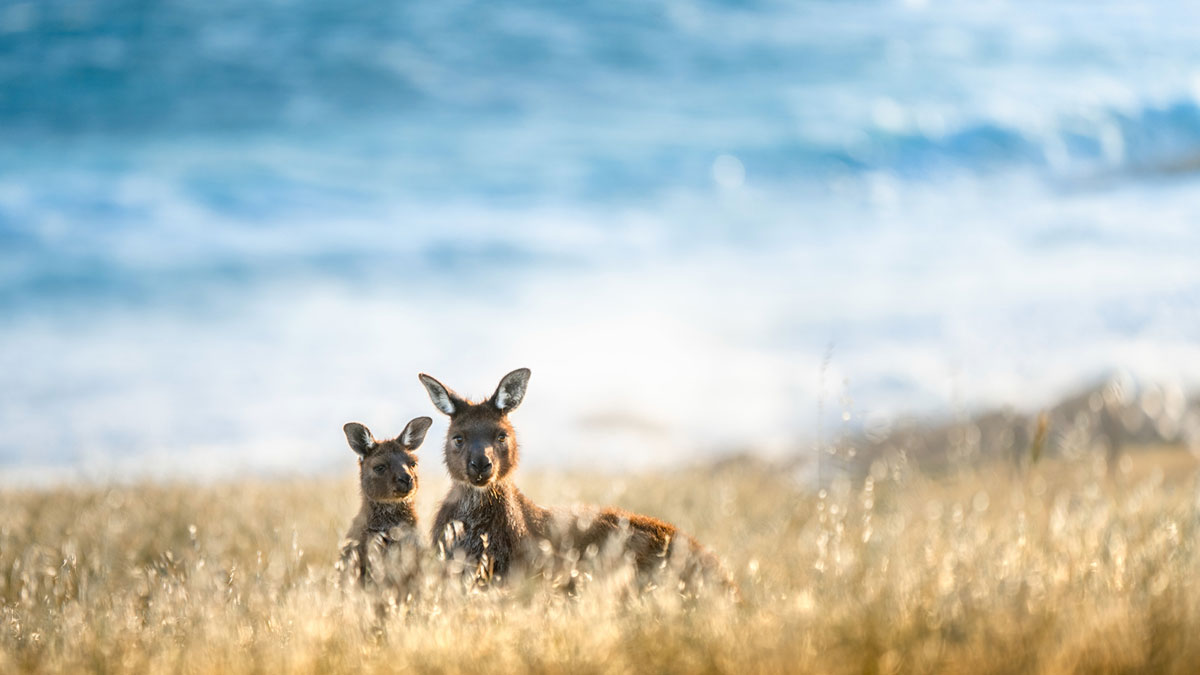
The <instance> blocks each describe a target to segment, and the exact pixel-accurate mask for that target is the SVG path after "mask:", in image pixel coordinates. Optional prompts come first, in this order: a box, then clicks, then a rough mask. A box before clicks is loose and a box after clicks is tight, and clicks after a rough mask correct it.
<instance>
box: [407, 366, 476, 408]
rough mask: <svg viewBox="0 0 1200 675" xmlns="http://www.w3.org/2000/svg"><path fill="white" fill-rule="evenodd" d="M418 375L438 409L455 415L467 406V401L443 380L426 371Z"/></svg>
mask: <svg viewBox="0 0 1200 675" xmlns="http://www.w3.org/2000/svg"><path fill="white" fill-rule="evenodd" d="M417 377H418V378H419V379H420V380H421V384H423V385H425V391H427V392H429V400H431V401H433V405H434V406H436V407H437V409H438V410H441V411H442V412H444V413H446V414H447V415H453V414H454V413H456V412H458V411H459V410H462V409H463V407H465V406H466V403H467V402H466V401H464V400H463V399H462V398H461V397H460V396H459V395H458V394H455V393H454V392H453V391H450V389H449V388H448V387H447V386H446V385H444V384H442V383H441V382H438V381H437V380H435V379H433V378H432V377H430V376H428V375H426V374H425V373H421V374H420V375H417Z"/></svg>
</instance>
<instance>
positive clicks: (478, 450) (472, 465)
mask: <svg viewBox="0 0 1200 675" xmlns="http://www.w3.org/2000/svg"><path fill="white" fill-rule="evenodd" d="M528 378H529V371H528V370H527V369H521V370H516V371H513V372H512V373H509V374H508V375H506V376H505V377H504V379H502V380H501V382H500V386H499V387H498V388H497V389H496V393H495V394H493V395H492V397H491V398H489V399H488V400H487V401H484V402H482V403H472V402H470V401H468V400H467V399H464V398H462V397H460V396H458V395H457V394H455V393H454V392H453V391H451V390H450V389H448V388H447V387H445V385H443V384H441V383H440V382H438V381H437V380H435V379H433V378H432V377H430V376H428V375H424V374H422V375H421V378H420V379H421V382H422V383H423V384H424V385H425V387H426V389H427V390H428V391H429V394H430V398H431V399H432V400H433V401H434V404H435V405H436V406H437V407H438V408H439V410H441V411H442V412H444V413H446V414H447V415H449V416H450V427H449V429H448V430H447V432H446V444H445V448H444V450H445V461H446V468H447V470H448V471H449V473H450V477H451V478H452V479H454V484H453V486H452V487H451V489H450V492H449V493H448V494H447V495H446V498H445V500H443V502H442V505H441V508H439V509H438V513H437V517H436V518H435V519H434V523H433V531H432V540H433V542H434V544H435V546H441V547H442V548H443V550H444V551H445V553H446V555H447V557H448V558H451V559H453V558H458V559H461V560H462V561H463V562H464V563H465V564H466V565H467V568H468V569H470V570H475V571H477V572H478V574H479V576H480V577H481V578H483V579H492V578H499V579H501V580H502V579H504V578H508V577H509V576H511V575H512V574H514V573H515V572H516V571H517V570H522V571H525V572H526V573H530V572H535V571H537V570H546V569H547V568H548V567H549V566H552V565H553V562H550V561H548V558H549V557H550V556H552V557H553V558H555V559H558V560H562V559H564V558H565V559H569V560H572V561H576V560H579V559H580V558H581V557H583V556H585V555H587V556H590V557H593V558H594V557H595V556H597V555H598V554H600V553H606V554H610V555H611V554H613V553H616V555H615V557H617V558H619V559H622V560H624V559H630V561H631V562H632V563H633V564H634V566H635V569H636V571H637V574H638V578H639V581H640V582H641V583H642V585H646V584H648V583H650V582H651V581H652V580H653V578H654V577H655V575H656V573H657V572H658V571H659V570H661V569H665V568H667V567H673V568H675V571H676V572H678V573H680V575H681V577H682V579H683V581H685V582H686V583H688V584H689V585H691V586H692V587H693V588H694V587H695V586H696V584H697V583H698V582H700V581H701V578H702V577H711V578H715V579H716V580H717V581H718V582H719V583H720V584H722V585H724V586H726V587H727V588H729V589H733V586H732V582H731V581H730V579H729V577H728V575H727V574H726V573H725V572H724V570H722V569H721V567H720V564H719V563H718V562H717V560H716V558H715V557H714V556H712V554H710V553H708V552H707V551H705V550H704V548H703V547H702V546H701V545H700V544H699V543H698V542H696V540H695V539H693V538H692V537H690V536H688V535H687V534H684V533H682V532H680V531H679V530H678V529H677V528H676V527H675V526H674V525H672V524H670V523H667V522H664V521H661V520H658V519H656V518H652V517H649V516H644V515H639V514H633V513H627V512H625V511H621V510H620V509H615V508H603V509H591V508H583V509H575V510H573V511H551V510H549V509H546V508H543V507H541V506H538V505H537V504H535V503H534V502H533V501H532V500H530V499H529V498H528V497H526V496H525V495H524V494H522V493H521V491H520V490H519V489H518V488H517V486H516V484H515V483H514V482H513V480H512V473H513V471H514V470H515V469H516V466H517V461H518V458H519V454H520V453H519V449H518V446H517V442H516V436H515V433H514V431H513V427H512V425H511V424H510V423H509V421H508V413H510V412H512V411H513V410H514V409H516V407H517V406H518V405H520V403H521V399H522V398H523V396H524V393H525V386H526V384H527V381H528ZM482 467H490V468H489V469H488V470H480V469H481V468H482ZM681 542H682V544H681ZM547 545H548V546H547ZM614 546H615V547H616V548H617V549H618V550H616V551H615V552H614V551H613V548H614ZM547 554H550V556H548V555H547Z"/></svg>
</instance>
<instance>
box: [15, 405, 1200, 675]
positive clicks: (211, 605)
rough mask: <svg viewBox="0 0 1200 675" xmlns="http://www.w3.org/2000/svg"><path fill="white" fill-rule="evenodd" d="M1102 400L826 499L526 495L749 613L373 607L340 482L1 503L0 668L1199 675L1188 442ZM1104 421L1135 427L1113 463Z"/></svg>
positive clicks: (649, 607)
mask: <svg viewBox="0 0 1200 675" xmlns="http://www.w3.org/2000/svg"><path fill="white" fill-rule="evenodd" d="M1096 391H1097V392H1098V395H1099V397H1100V400H1101V403H1100V404H1097V403H1096V401H1095V399H1094V398H1093V396H1092V395H1091V394H1088V395H1085V396H1082V397H1076V399H1072V400H1070V401H1066V402H1064V403H1063V404H1062V405H1060V406H1056V407H1054V408H1052V409H1049V410H1047V411H1044V412H1043V413H1042V414H1033V415H1030V416H1028V417H1023V418H1021V419H1017V417H1016V416H1013V417H1012V418H1011V419H1010V420H1009V426H1010V427H1011V426H1013V425H1017V426H1020V427H1021V428H1025V429H1028V430H1029V435H1028V437H1027V438H1024V439H1022V438H1021V437H1019V436H1018V435H1017V432H1013V431H1011V429H1010V431H1009V433H1005V431H1004V429H1005V428H1008V427H1006V426H1005V425H1001V424H999V423H996V422H995V420H997V419H1000V418H1001V417H1002V416H998V415H999V414H995V415H993V414H985V415H981V416H978V417H973V418H970V419H966V420H960V421H958V422H956V423H954V424H947V425H944V426H943V425H928V426H926V427H923V428H921V427H918V426H916V425H912V426H905V425H901V426H899V427H897V428H896V429H893V430H891V431H890V432H889V433H888V434H887V435H876V436H875V437H874V438H872V439H867V438H866V437H857V440H851V439H843V440H842V441H840V442H839V443H840V445H839V450H838V451H839V452H844V451H845V450H846V448H847V447H849V446H850V445H852V444H855V443H856V444H857V445H858V446H859V447H860V450H861V453H858V454H857V456H858V457H859V458H860V459H861V462H860V465H861V466H862V469H861V470H857V471H843V472H840V473H837V474H836V475H834V474H830V476H829V477H828V481H827V484H825V485H821V486H815V485H813V484H812V481H811V476H812V474H811V472H810V471H809V470H808V469H811V467H810V466H807V465H806V464H805V462H803V461H798V460H797V459H796V458H788V459H782V460H767V459H755V458H752V457H750V456H733V457H731V458H730V459H727V460H724V461H721V462H718V463H716V464H703V465H695V466H691V467H686V468H682V469H679V470H673V471H658V472H654V473H646V474H638V475H624V474H612V475H602V476H601V475H595V474H583V473H563V472H525V473H522V474H521V475H519V484H520V485H522V487H523V488H524V490H525V491H526V492H527V494H529V495H530V496H532V497H533V498H534V499H536V500H538V501H540V502H542V503H546V504H569V503H574V502H580V501H582V502H589V503H612V504H618V505H620V506H622V507H625V508H628V509H630V510H633V511H639V512H644V513H648V514H653V515H656V516H660V517H663V518H666V519H669V520H672V521H673V522H675V523H676V524H678V525H679V526H681V527H682V528H684V529H686V530H687V531H689V532H691V533H693V534H694V535H695V536H696V537H697V538H699V539H700V540H701V541H703V542H704V543H705V544H707V545H708V546H710V547H711V548H712V549H713V550H715V551H716V552H717V553H718V554H719V555H720V557H721V558H722V559H723V560H724V561H725V563H726V565H727V566H728V568H729V569H730V570H731V571H732V572H733V574H734V576H735V578H736V579H737V582H738V584H739V586H740V587H741V589H742V595H743V600H742V602H741V604H730V603H727V602H724V601H721V600H718V599H707V600H702V601H701V602H699V603H694V604H693V603H681V602H680V601H679V599H678V597H677V596H676V595H675V594H674V593H672V592H670V590H669V589H659V590H658V591H657V592H655V593H652V594H648V595H646V596H643V597H639V598H636V599H632V600H631V599H630V598H629V597H627V596H625V595H623V594H622V593H621V592H620V591H619V589H614V588H613V587H611V585H606V582H605V580H603V579H597V580H594V582H593V583H592V584H591V585H588V586H585V587H583V589H582V590H581V591H580V592H579V594H578V595H575V596H572V595H568V594H566V593H563V592H562V591H559V590H554V589H552V588H549V587H548V586H547V585H546V584H538V583H536V582H535V583H533V584H531V585H529V586H520V585H517V586H514V587H512V588H508V589H504V590H496V589H492V590H487V591H483V592H480V591H477V590H476V591H469V592H468V591H465V590H464V589H463V588H462V587H461V586H459V585H455V584H453V583H446V582H444V581H443V580H442V579H441V578H440V577H438V576H437V575H436V574H430V575H428V576H427V577H426V578H425V579H423V581H422V583H423V584H424V588H425V592H424V593H423V594H422V596H421V598H420V599H419V600H418V601H414V602H413V603H411V604H406V603H403V602H401V603H391V604H387V603H385V604H383V605H381V604H380V603H379V602H378V599H379V598H380V597H382V596H381V595H380V594H379V592H378V591H375V592H373V593H372V592H364V591H362V590H360V589H357V588H348V587H346V586H345V585H343V584H341V583H339V579H338V577H337V575H336V574H335V573H334V562H335V558H336V555H337V547H338V543H339V539H340V537H341V535H342V533H343V532H344V528H345V526H346V524H347V523H348V522H349V520H350V517H351V516H352V515H353V513H354V511H355V508H356V502H357V494H356V490H357V488H356V485H355V481H354V480H352V478H351V477H350V476H349V472H350V467H349V466H348V467H347V474H345V475H343V476H342V477H337V478H289V479H283V478H281V479H277V480H261V479H255V480H242V481H235V482H223V483H210V484H193V483H188V482H176V483H169V484H168V483H155V484H151V483H136V484H125V485H118V484H109V485H90V486H89V485H70V486H60V487H57V488H51V489H40V490H14V489H7V490H5V491H3V492H0V622H2V623H0V671H2V672H6V673H9V672H12V673H18V672H28V673H38V672H95V673H111V672H176V673H215V672H222V673H251V672H298V673H316V672H352V671H353V672H394V671H397V670H402V671H414V672H447V673H449V672H480V671H482V670H486V671H489V672H508V671H526V672H551V671H554V672H557V671H565V670H570V671H572V672H583V673H616V672H820V673H899V672H916V673H924V672H974V673H1070V672H1087V673H1093V672H1112V673H1117V672H1120V673H1141V672H1145V673H1150V672H1153V673H1163V672H1177V673H1185V672H1193V671H1194V665H1195V664H1196V663H1197V662H1200V642H1197V641H1196V640H1195V639H1194V638H1195V636H1196V635H1197V634H1200V587H1198V586H1197V582H1196V579H1197V574H1196V571H1197V569H1200V554H1198V552H1197V549H1196V546H1195V543H1194V542H1195V541H1197V539H1198V537H1200V484H1198V483H1197V479H1196V477H1197V468H1198V466H1200V463H1198V461H1197V458H1196V456H1195V455H1194V454H1193V453H1192V452H1190V451H1189V450H1188V448H1187V446H1186V443H1184V442H1182V440H1181V438H1178V437H1177V438H1174V439H1173V440H1172V439H1170V438H1168V437H1167V435H1164V434H1161V433H1160V432H1161V431H1163V430H1164V429H1165V430H1167V431H1171V430H1172V429H1182V428H1183V427H1184V426H1186V424H1187V419H1188V416H1189V415H1190V414H1191V412H1190V411H1192V410H1194V403H1188V402H1187V401H1184V403H1183V404H1179V403H1177V402H1171V403H1169V404H1168V405H1164V406H1158V407H1156V406H1155V404H1154V402H1153V396H1151V398H1150V399H1143V398H1142V397H1132V398H1129V397H1125V396H1123V395H1117V394H1116V393H1114V392H1112V391H1111V390H1106V389H1103V388H1101V389H1098V390H1096ZM1106 391H1107V392H1108V399H1107V400H1108V401H1109V404H1107V405H1108V407H1105V404H1104V401H1105V394H1106ZM1147 401H1149V405H1145V404H1146V402H1147ZM1129 406H1136V407H1137V408H1138V409H1139V410H1140V411H1141V414H1142V415H1143V417H1144V419H1143V421H1142V423H1141V424H1138V423H1136V421H1135V420H1134V415H1133V413H1130V412H1127V408H1128V407H1129ZM1147 410H1148V411H1149V413H1155V412H1156V411H1167V412H1163V413H1162V414H1166V415H1173V416H1175V417H1177V418H1178V420H1177V421H1178V423H1179V424H1178V425H1177V427H1170V426H1169V423H1164V422H1161V420H1157V419H1156V416H1155V415H1153V414H1147ZM1072 411H1073V412H1072ZM1084 411H1086V413H1085V412H1084ZM1105 411H1107V412H1105ZM1122 411H1126V412H1122ZM1106 414H1111V415H1113V416H1114V419H1124V420H1125V421H1127V422H1129V424H1124V423H1122V424H1121V427H1120V428H1121V429H1124V430H1125V431H1126V432H1127V433H1125V434H1124V435H1122V436H1120V437H1119V438H1117V439H1116V442H1115V446H1116V448H1117V449H1116V450H1113V449H1112V448H1113V447H1114V439H1112V438H1108V437H1106V436H1104V431H1105V427H1104V421H1103V419H1104V415H1106ZM1081 416H1085V417H1087V418H1088V419H1089V420H1091V423H1092V424H1091V426H1087V425H1084V424H1083V422H1082V417H1081ZM1064 421H1065V422H1069V424H1068V425H1067V426H1064ZM1147 425H1148V426H1147ZM1164 425H1165V426H1164ZM1115 428H1116V427H1112V428H1109V429H1108V431H1110V432H1111V431H1113V429H1115ZM956 429H957V430H956ZM964 429H965V430H964ZM971 429H974V430H975V431H971ZM1139 434H1142V435H1139ZM996 435H1000V436H1001V438H1000V439H997V438H996ZM1039 435H1040V436H1041V440H1040V441H1038V440H1037V439H1038V436H1039ZM939 439H941V440H939ZM939 442H944V443H945V444H946V445H945V446H943V447H941V449H939V447H938V446H937V444H938V443H939ZM956 442H957V443H965V444H966V445H968V446H971V448H973V449H971V450H970V451H968V452H962V451H959V450H953V448H954V447H955V446H954V443H956ZM972 443H974V445H973V446H972ZM1037 443H1040V444H1041V445H1042V448H1041V449H1040V450H1039V451H1038V452H1039V456H1038V457H1036V459H1035V458H1034V457H1033V456H1032V454H1031V450H1032V449H1033V448H1034V447H1035V446H1036V444H1037ZM922 444H927V445H922ZM1014 447H1018V448H1022V447H1023V454H1022V453H1017V452H1016V451H1014V450H1013V449H1012V448H1014ZM946 448H951V451H949V454H948V458H946V457H947V455H945V453H946V452H947V450H946ZM997 448H999V450H997ZM939 452H941V453H943V455H944V457H943V460H942V461H934V458H935V457H936V456H937V454H938V453H939ZM347 463H348V464H350V462H349V460H347ZM422 471H423V480H424V482H423V486H422V488H421V491H420V494H419V500H418V511H419V513H420V514H421V516H422V517H423V520H424V523H428V522H429V521H430V520H431V517H432V510H433V509H434V508H435V506H436V503H437V501H438V500H439V499H440V498H441V496H442V495H443V494H444V490H445V488H446V482H445V479H444V478H443V477H442V473H443V471H442V468H441V466H440V464H439V463H438V462H436V461H434V460H433V459H428V461H427V462H426V463H425V464H424V465H423V466H422Z"/></svg>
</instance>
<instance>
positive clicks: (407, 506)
mask: <svg viewBox="0 0 1200 675" xmlns="http://www.w3.org/2000/svg"><path fill="white" fill-rule="evenodd" d="M432 423H433V420H431V419H430V418H428V417H418V418H416V419H414V420H412V421H411V422H409V423H408V425H407V426H406V427H405V428H404V432H403V433H402V434H400V436H398V437H396V438H394V439H390V440H385V441H376V440H375V439H374V437H372V436H371V432H370V430H368V429H367V428H366V427H365V426H363V425H361V424H358V423H356V422H351V423H349V424H347V425H346V426H345V432H346V439H347V441H348V442H349V443H350V447H351V449H353V450H354V451H355V452H356V453H357V454H358V456H359V457H358V475H359V484H360V487H361V490H362V506H361V507H360V508H359V511H358V515H356V516H355V517H354V520H353V521H352V522H351V523H350V529H349V530H348V531H347V532H346V537H345V543H344V545H343V547H342V557H341V562H340V563H339V566H340V567H341V568H342V569H343V570H345V571H346V572H348V573H349V574H350V575H351V577H352V578H355V579H363V580H371V581H376V582H382V581H384V580H386V579H390V580H393V581H396V580H400V579H403V578H405V577H406V576H407V574H405V573H404V570H403V569H400V568H402V567H406V566H411V563H413V562H414V561H415V559H416V554H417V553H418V551H419V547H420V537H419V536H418V535H417V515H416V512H415V511H414V510H413V499H414V497H415V496H416V493H417V485H418V482H417V456H416V455H415V454H414V452H415V451H416V449H417V447H419V446H420V445H421V442H422V441H423V440H424V439H425V432H426V431H428V430H429V425H430V424H432ZM397 558H400V559H402V560H403V561H404V563H406V564H405V565H397V564H396V560H395V559H397Z"/></svg>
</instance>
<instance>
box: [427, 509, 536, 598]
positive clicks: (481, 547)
mask: <svg viewBox="0 0 1200 675" xmlns="http://www.w3.org/2000/svg"><path fill="white" fill-rule="evenodd" d="M504 497H505V495H498V494H493V493H490V492H484V491H477V490H470V491H467V492H465V494H460V495H457V498H456V499H454V500H453V501H450V502H449V503H448V504H447V505H446V506H447V508H446V509H445V512H444V518H443V519H442V520H443V521H444V522H443V524H442V529H443V531H442V532H441V533H439V535H438V536H441V537H442V538H443V539H442V541H443V542H445V543H446V544H447V547H446V548H447V553H448V554H449V555H450V556H451V557H459V556H462V557H463V558H464V561H465V562H466V563H467V564H468V565H470V566H472V567H475V566H478V568H477V569H478V572H479V573H480V575H481V576H483V577H484V578H491V577H493V576H496V575H505V574H506V573H507V572H508V571H509V569H510V568H511V567H512V565H513V563H514V562H520V561H523V559H524V547H525V546H526V545H527V544H528V540H529V529H528V526H527V524H526V522H525V517H524V514H523V513H522V511H521V509H520V508H519V506H518V505H517V504H516V502H515V500H513V499H511V498H504Z"/></svg>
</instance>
